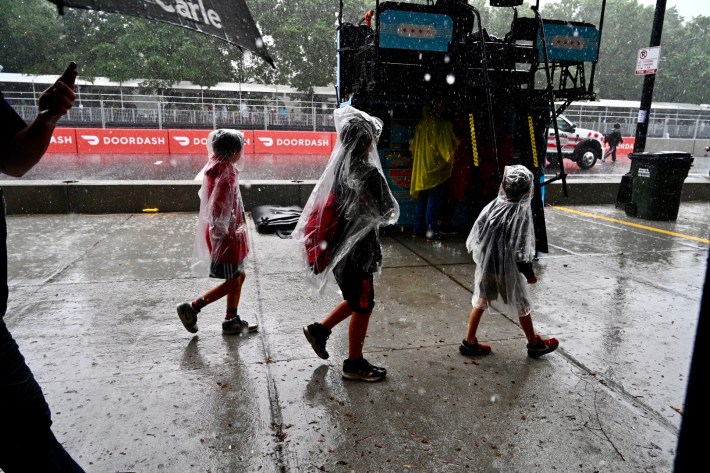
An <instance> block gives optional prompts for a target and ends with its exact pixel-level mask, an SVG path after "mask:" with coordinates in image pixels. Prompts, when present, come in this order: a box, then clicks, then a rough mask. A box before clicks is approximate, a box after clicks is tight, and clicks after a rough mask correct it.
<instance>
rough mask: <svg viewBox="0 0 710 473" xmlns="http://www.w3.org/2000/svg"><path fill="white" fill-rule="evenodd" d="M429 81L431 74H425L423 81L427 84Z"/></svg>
mask: <svg viewBox="0 0 710 473" xmlns="http://www.w3.org/2000/svg"><path fill="white" fill-rule="evenodd" d="M430 80H431V74H429V73H428V72H427V73H426V74H424V81H425V82H429V81H430Z"/></svg>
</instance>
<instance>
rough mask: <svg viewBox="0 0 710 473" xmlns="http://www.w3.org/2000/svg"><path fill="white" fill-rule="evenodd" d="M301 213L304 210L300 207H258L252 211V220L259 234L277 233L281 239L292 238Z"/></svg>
mask: <svg viewBox="0 0 710 473" xmlns="http://www.w3.org/2000/svg"><path fill="white" fill-rule="evenodd" d="M301 212H303V209H302V208H301V207H299V206H298V205H290V206H287V207H283V206H278V205H258V206H256V207H254V208H253V209H251V218H252V219H253V220H254V224H255V225H256V230H257V231H258V232H259V233H276V234H277V235H278V236H279V238H291V232H292V231H293V229H294V228H295V227H296V224H297V223H298V219H299V218H300V217H301Z"/></svg>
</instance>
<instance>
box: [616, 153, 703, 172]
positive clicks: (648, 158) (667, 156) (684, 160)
mask: <svg viewBox="0 0 710 473" xmlns="http://www.w3.org/2000/svg"><path fill="white" fill-rule="evenodd" d="M629 159H630V160H631V161H637V162H638V163H639V164H642V163H643V164H649V165H656V166H664V167H688V168H690V166H691V164H693V161H694V160H695V158H693V156H692V155H691V154H690V153H686V152H683V151H655V152H645V153H631V154H629Z"/></svg>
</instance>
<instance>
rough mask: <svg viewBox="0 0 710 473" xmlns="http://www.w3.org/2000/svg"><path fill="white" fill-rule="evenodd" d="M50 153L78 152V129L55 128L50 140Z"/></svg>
mask: <svg viewBox="0 0 710 473" xmlns="http://www.w3.org/2000/svg"><path fill="white" fill-rule="evenodd" d="M47 152H48V153H72V154H73V153H76V152H77V146H76V129H74V128H55V129H54V133H52V139H51V140H50V141H49V147H48V148H47Z"/></svg>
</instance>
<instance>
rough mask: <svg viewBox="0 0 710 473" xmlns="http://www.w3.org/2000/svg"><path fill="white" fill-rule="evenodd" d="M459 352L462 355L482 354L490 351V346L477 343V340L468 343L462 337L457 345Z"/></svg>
mask: <svg viewBox="0 0 710 473" xmlns="http://www.w3.org/2000/svg"><path fill="white" fill-rule="evenodd" d="M459 352H460V353H461V354H462V355H464V356H484V355H488V354H489V353H490V352H491V347H490V346H488V345H483V344H482V343H478V340H476V343H468V342H467V341H466V339H464V340H462V341H461V345H459Z"/></svg>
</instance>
